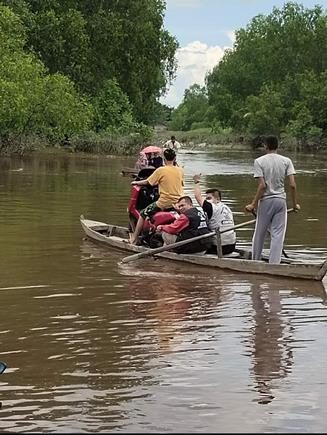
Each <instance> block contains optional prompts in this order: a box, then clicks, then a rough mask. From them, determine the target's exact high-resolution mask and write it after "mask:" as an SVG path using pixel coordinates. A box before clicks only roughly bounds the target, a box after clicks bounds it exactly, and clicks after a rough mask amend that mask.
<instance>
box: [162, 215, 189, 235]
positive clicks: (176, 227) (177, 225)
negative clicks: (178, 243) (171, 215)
mask: <svg viewBox="0 0 327 435" xmlns="http://www.w3.org/2000/svg"><path fill="white" fill-rule="evenodd" d="M189 225H190V221H189V218H188V217H187V216H186V215H185V214H181V215H180V217H179V218H178V219H176V220H175V221H174V222H173V223H172V224H169V225H163V226H162V231H165V232H166V233H169V234H179V233H180V232H181V231H182V230H184V229H185V228H187V227H188V226H189Z"/></svg>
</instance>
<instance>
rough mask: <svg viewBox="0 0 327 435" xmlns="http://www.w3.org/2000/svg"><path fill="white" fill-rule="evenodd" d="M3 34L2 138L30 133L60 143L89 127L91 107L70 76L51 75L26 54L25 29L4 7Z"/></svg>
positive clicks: (0, 9) (0, 80) (1, 11)
mask: <svg viewBox="0 0 327 435" xmlns="http://www.w3.org/2000/svg"><path fill="white" fill-rule="evenodd" d="M8 23H10V26H8ZM13 26H14V30H13ZM0 34H1V41H2V43H1V45H0V56H1V59H2V62H1V63H0V135H1V138H9V137H11V138H12V137H13V136H17V137H18V136H22V135H25V134H27V133H30V134H40V135H44V136H46V137H48V138H49V139H51V140H60V139H61V138H62V137H63V136H64V135H65V134H70V133H71V132H73V131H83V130H84V129H87V128H89V125H90V122H91V119H92V110H91V107H90V105H89V104H88V103H87V102H86V100H85V99H83V98H82V97H81V96H80V95H79V94H78V93H77V91H76V90H75V88H74V85H73V83H72V82H71V81H70V80H69V79H68V78H67V77H64V76H62V75H60V74H56V75H48V74H47V70H46V68H45V67H44V65H43V64H42V63H41V62H40V61H39V60H38V59H37V58H36V56H35V55H33V54H26V53H25V52H24V51H23V46H24V31H23V26H22V24H21V22H20V20H19V19H18V17H17V16H16V15H15V14H14V13H13V12H12V11H11V10H10V9H9V8H7V7H4V6H0Z"/></svg>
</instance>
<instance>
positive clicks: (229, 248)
mask: <svg viewBox="0 0 327 435" xmlns="http://www.w3.org/2000/svg"><path fill="white" fill-rule="evenodd" d="M200 180H201V174H196V175H194V177H193V181H194V196H195V199H196V200H197V202H198V204H199V205H200V206H201V207H202V208H203V211H204V212H205V214H206V215H207V216H208V220H209V222H208V226H209V229H210V231H216V230H217V229H218V228H219V231H223V230H227V229H228V228H232V227H233V226H234V217H233V213H232V210H231V209H230V208H229V207H228V205H226V204H224V203H223V202H222V200H221V192H220V190H218V189H208V190H207V191H206V197H205V198H203V196H202V194H201V188H200ZM235 244H236V233H235V231H234V230H231V231H226V232H225V233H223V234H221V247H222V253H223V255H227V254H231V253H232V252H233V251H234V250H235ZM207 254H217V238H216V237H214V238H213V245H212V246H211V247H210V248H209V249H208V250H207Z"/></svg>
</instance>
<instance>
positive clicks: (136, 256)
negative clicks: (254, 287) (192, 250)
mask: <svg viewBox="0 0 327 435" xmlns="http://www.w3.org/2000/svg"><path fill="white" fill-rule="evenodd" d="M255 221H256V219H252V220H251V221H247V222H243V223H241V224H237V225H234V226H233V227H230V228H227V229H226V230H223V231H219V233H220V234H223V233H227V232H228V231H232V230H235V229H237V228H241V227H245V226H246V225H250V224H253V223H254V222H255ZM215 235H216V231H212V232H210V233H207V234H202V235H201V236H196V237H192V238H191V239H187V240H181V241H180V242H176V243H172V244H170V245H164V246H161V247H160V248H155V249H149V250H147V251H144V252H139V253H138V254H133V255H129V256H128V257H125V258H123V259H122V260H121V263H129V262H130V261H134V260H139V259H140V258H144V257H148V256H150V255H155V254H159V253H160V252H165V251H171V250H172V249H174V248H178V247H179V246H183V245H186V244H187V243H191V242H195V241H196V240H201V239H207V238H209V237H212V236H215Z"/></svg>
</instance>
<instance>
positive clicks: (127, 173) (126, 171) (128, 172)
mask: <svg viewBox="0 0 327 435" xmlns="http://www.w3.org/2000/svg"><path fill="white" fill-rule="evenodd" d="M121 173H122V175H123V176H124V177H136V176H137V173H138V170H137V169H135V168H123V169H122V170H121Z"/></svg>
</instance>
